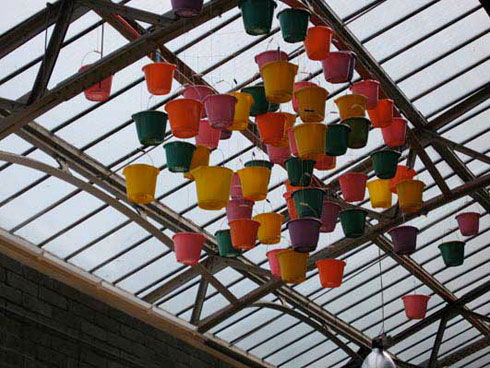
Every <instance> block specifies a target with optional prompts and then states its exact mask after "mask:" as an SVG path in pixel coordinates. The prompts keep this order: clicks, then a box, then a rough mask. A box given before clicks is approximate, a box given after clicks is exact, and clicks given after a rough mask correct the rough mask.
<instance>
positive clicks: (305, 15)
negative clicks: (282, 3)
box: [277, 8, 311, 43]
mask: <svg viewBox="0 0 490 368" xmlns="http://www.w3.org/2000/svg"><path fill="white" fill-rule="evenodd" d="M310 16H311V14H310V12H309V11H308V10H306V9H294V8H286V9H284V10H282V11H280V12H279V14H277V18H278V19H279V23H280V25H281V32H282V38H283V39H284V41H286V42H289V43H295V42H302V41H304V40H305V38H306V31H307V30H308V21H309V19H310Z"/></svg>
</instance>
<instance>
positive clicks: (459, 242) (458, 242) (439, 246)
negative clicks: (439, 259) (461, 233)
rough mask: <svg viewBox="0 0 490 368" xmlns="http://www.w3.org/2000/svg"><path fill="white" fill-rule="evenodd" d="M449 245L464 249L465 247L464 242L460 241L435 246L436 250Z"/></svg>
mask: <svg viewBox="0 0 490 368" xmlns="http://www.w3.org/2000/svg"><path fill="white" fill-rule="evenodd" d="M449 245H460V246H463V247H464V246H465V245H466V242H464V241H461V240H451V241H447V242H444V243H441V244H439V245H438V246H437V248H439V249H442V247H447V246H449Z"/></svg>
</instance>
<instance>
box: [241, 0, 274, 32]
mask: <svg viewBox="0 0 490 368" xmlns="http://www.w3.org/2000/svg"><path fill="white" fill-rule="evenodd" d="M238 6H239V7H240V9H241V11H242V19H243V25H244V26H245V32H247V33H248V34H249V35H252V36H259V35H266V34H269V33H270V31H271V26H272V18H273V16H274V9H275V8H276V7H277V4H276V3H275V2H274V1H272V0H242V1H240V3H239V4H238Z"/></svg>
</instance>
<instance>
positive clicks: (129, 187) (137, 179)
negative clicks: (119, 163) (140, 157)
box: [123, 164, 159, 204]
mask: <svg viewBox="0 0 490 368" xmlns="http://www.w3.org/2000/svg"><path fill="white" fill-rule="evenodd" d="M158 173H159V170H158V168H157V167H154V166H151V165H145V164H135V165H129V166H126V167H125V168H124V170H123V175H124V177H125V178H126V194H127V196H128V199H129V200H130V201H131V202H133V203H139V204H145V203H151V202H153V201H154V200H155V189H156V186H157V176H158Z"/></svg>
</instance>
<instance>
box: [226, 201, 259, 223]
mask: <svg viewBox="0 0 490 368" xmlns="http://www.w3.org/2000/svg"><path fill="white" fill-rule="evenodd" d="M253 208H254V202H253V201H249V200H248V199H244V198H234V199H230V200H229V201H228V205H227V206H226V218H227V219H228V222H230V221H233V220H237V219H243V218H247V219H249V218H252V211H253Z"/></svg>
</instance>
